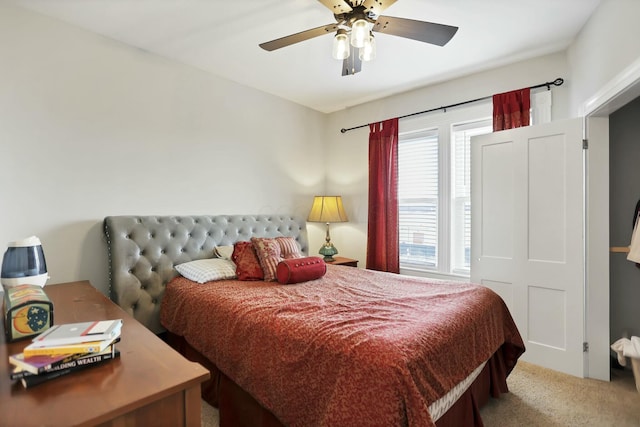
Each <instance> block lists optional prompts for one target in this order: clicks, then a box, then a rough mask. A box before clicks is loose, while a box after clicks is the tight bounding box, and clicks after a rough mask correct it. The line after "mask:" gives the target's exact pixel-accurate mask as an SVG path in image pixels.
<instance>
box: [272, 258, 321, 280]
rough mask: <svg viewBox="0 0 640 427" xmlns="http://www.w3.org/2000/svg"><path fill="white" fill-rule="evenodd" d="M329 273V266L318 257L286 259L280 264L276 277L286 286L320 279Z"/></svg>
mask: <svg viewBox="0 0 640 427" xmlns="http://www.w3.org/2000/svg"><path fill="white" fill-rule="evenodd" d="M326 272H327V264H326V263H325V262H324V260H323V259H322V258H320V257H317V256H311V257H306V258H291V259H285V260H282V261H280V262H279V263H278V267H277V269H276V277H277V278H278V282H279V283H282V284H284V285H288V284H292V283H300V282H306V281H309V280H314V279H319V278H321V277H322V276H324V274H325V273H326Z"/></svg>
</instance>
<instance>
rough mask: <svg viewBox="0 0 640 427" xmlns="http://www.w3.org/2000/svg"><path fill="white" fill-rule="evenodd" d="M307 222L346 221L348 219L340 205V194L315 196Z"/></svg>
mask: <svg viewBox="0 0 640 427" xmlns="http://www.w3.org/2000/svg"><path fill="white" fill-rule="evenodd" d="M307 221H309V222H326V223H329V222H346V221H349V219H348V218H347V214H346V213H345V211H344V207H343V206H342V196H315V197H314V199H313V205H312V206H311V212H309V217H308V218H307Z"/></svg>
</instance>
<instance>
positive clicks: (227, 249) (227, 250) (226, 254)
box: [213, 245, 233, 259]
mask: <svg viewBox="0 0 640 427" xmlns="http://www.w3.org/2000/svg"><path fill="white" fill-rule="evenodd" d="M213 253H214V254H215V256H216V257H218V258H222V259H231V255H233V245H230V246H216V247H215V248H213Z"/></svg>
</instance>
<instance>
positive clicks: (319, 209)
mask: <svg viewBox="0 0 640 427" xmlns="http://www.w3.org/2000/svg"><path fill="white" fill-rule="evenodd" d="M307 221H309V222H324V223H326V224H327V236H326V238H325V243H324V245H322V247H321V248H320V250H319V251H318V253H319V254H320V255H323V256H324V260H325V261H326V262H331V261H335V259H334V258H333V256H334V255H335V254H337V253H338V250H337V249H336V247H335V246H333V243H331V236H330V235H329V224H330V223H332V222H346V221H349V220H348V219H347V214H346V213H345V211H344V207H343V206H342V197H341V196H315V197H314V199H313V205H312V206H311V212H309V217H308V218H307Z"/></svg>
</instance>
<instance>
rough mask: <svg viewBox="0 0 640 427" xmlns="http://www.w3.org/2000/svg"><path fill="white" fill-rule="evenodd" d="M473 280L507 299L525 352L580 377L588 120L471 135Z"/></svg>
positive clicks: (534, 359)
mask: <svg viewBox="0 0 640 427" xmlns="http://www.w3.org/2000/svg"><path fill="white" fill-rule="evenodd" d="M471 177H472V178H471V183H472V187H471V209H472V211H471V218H472V219H471V280H472V281H473V282H476V283H480V284H483V285H485V286H487V287H489V288H491V289H493V290H494V291H496V292H497V293H498V294H499V295H500V296H501V297H502V298H503V299H504V301H505V302H506V304H507V306H508V307H509V310H510V311H511V314H512V316H513V318H514V320H515V322H516V324H517V326H518V329H519V330H520V334H521V335H522V338H523V340H524V342H525V346H526V352H525V353H524V355H523V357H522V360H525V361H528V362H531V363H535V364H537V365H540V366H544V367H548V368H551V369H554V370H557V371H561V372H565V373H568V374H572V375H575V376H579V377H583V376H584V367H585V363H584V354H583V342H584V341H585V338H584V321H583V319H584V278H583V275H584V242H583V229H584V227H583V222H584V221H583V207H584V200H583V193H584V191H583V148H582V119H572V120H567V121H558V122H552V123H548V124H544V125H538V126H530V127H525V128H518V129H512V130H507V131H502V132H495V133H492V134H489V135H482V136H478V137H475V138H473V139H472V142H471Z"/></svg>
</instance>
